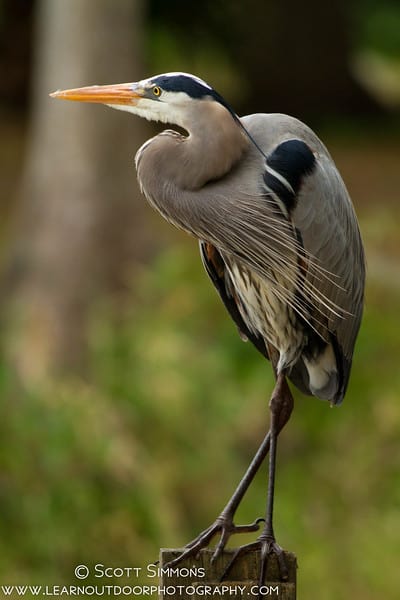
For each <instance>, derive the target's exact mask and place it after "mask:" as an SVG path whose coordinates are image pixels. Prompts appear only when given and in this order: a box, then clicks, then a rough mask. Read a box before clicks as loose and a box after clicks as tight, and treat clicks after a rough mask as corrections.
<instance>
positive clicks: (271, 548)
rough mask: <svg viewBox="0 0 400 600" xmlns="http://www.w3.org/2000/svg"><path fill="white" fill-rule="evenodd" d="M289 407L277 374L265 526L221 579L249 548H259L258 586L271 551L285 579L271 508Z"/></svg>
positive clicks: (239, 551)
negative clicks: (277, 459)
mask: <svg viewBox="0 0 400 600" xmlns="http://www.w3.org/2000/svg"><path fill="white" fill-rule="evenodd" d="M292 410H293V396H292V394H291V392H290V389H289V386H288V384H287V382H286V379H285V376H284V374H283V373H280V374H278V376H277V382H276V386H275V389H274V391H273V393H272V396H271V400H270V411H271V428H270V453H269V477H268V492H267V507H266V516H265V526H264V529H263V531H262V533H261V535H260V536H259V538H258V540H257V541H256V542H253V543H251V544H247V545H245V546H240V547H239V548H238V549H237V550H236V552H235V553H234V555H233V557H232V559H231V561H230V562H229V563H228V565H227V567H226V568H225V571H224V573H223V574H222V577H221V579H224V578H226V576H227V575H228V573H229V571H230V569H231V567H232V565H233V563H234V562H235V561H236V559H237V558H238V556H240V555H241V554H243V553H246V552H249V551H251V550H257V549H260V550H261V555H260V561H261V569H260V577H259V584H260V586H261V585H263V583H264V578H265V573H266V569H267V565H268V556H269V555H270V554H271V553H275V554H276V555H277V558H278V561H279V566H280V570H281V577H282V579H286V578H287V567H286V564H285V561H284V558H283V550H282V548H281V547H280V546H279V545H278V544H277V543H276V541H275V535H274V529H273V508H274V490H275V469H276V447H277V439H278V435H279V433H280V431H281V430H282V429H283V427H284V426H285V425H286V423H287V422H288V420H289V418H290V415H291V413H292Z"/></svg>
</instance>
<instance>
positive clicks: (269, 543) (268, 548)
mask: <svg viewBox="0 0 400 600" xmlns="http://www.w3.org/2000/svg"><path fill="white" fill-rule="evenodd" d="M256 550H260V576H259V582H258V583H259V587H261V586H263V585H264V581H265V575H266V572H267V567H268V559H269V557H270V556H271V554H275V555H276V557H277V559H278V565H279V572H280V577H281V580H282V581H287V580H288V578H289V571H288V568H287V565H286V562H285V558H284V554H283V549H282V548H281V547H280V546H279V545H278V544H277V543H276V541H275V540H274V539H273V538H271V537H264V536H260V537H259V538H258V540H256V541H255V542H251V543H250V544H246V545H244V546H239V548H237V549H236V551H235V552H234V554H233V556H232V558H231V560H230V561H229V563H228V564H227V565H226V567H225V569H224V571H223V573H222V575H221V577H220V581H223V580H224V579H226V578H227V576H228V575H229V573H230V571H231V569H232V567H233V565H234V563H235V562H236V561H237V559H238V558H239V557H240V556H242V555H243V554H247V553H248V552H252V551H256Z"/></svg>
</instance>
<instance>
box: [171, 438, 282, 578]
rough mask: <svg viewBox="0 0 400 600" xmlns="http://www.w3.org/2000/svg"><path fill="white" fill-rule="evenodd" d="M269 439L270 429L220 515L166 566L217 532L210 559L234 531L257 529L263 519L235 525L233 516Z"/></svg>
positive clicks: (194, 551)
mask: <svg viewBox="0 0 400 600" xmlns="http://www.w3.org/2000/svg"><path fill="white" fill-rule="evenodd" d="M270 439H271V431H269V432H268V433H267V435H266V436H265V438H264V439H263V441H262V443H261V445H260V447H259V448H258V450H257V452H256V454H255V456H254V458H253V460H252V461H251V463H250V465H249V467H248V469H247V471H246V473H245V474H244V476H243V478H242V479H241V481H240V483H239V485H238V486H237V488H236V490H235V491H234V493H233V495H232V497H231V499H230V500H229V501H228V503H227V504H226V506H225V508H224V509H223V510H222V512H221V513H220V515H219V516H218V517H217V518H216V519H215V521H214V523H212V525H210V527H208V528H207V529H205V530H204V531H202V532H201V533H200V534H199V535H198V536H197V537H196V538H195V539H194V540H192V541H191V542H189V543H188V544H186V546H185V547H184V548H183V550H182V552H181V553H180V554H179V556H178V557H177V558H175V559H174V560H172V561H170V562H169V563H168V565H166V566H168V567H175V566H176V565H178V564H179V563H180V562H182V561H183V560H185V559H186V558H189V557H191V556H195V555H196V554H198V553H199V552H200V550H201V549H202V548H205V547H207V546H208V545H209V543H210V542H211V540H212V539H213V538H214V537H215V536H216V535H217V534H219V535H220V539H219V542H218V544H217V546H216V548H215V551H214V554H213V557H212V560H213V561H215V559H216V558H217V557H218V556H219V555H220V554H221V553H222V552H223V550H224V548H225V546H226V544H227V542H228V540H229V538H230V537H231V535H233V534H235V533H248V532H251V531H258V530H259V528H260V525H259V524H260V523H261V522H262V521H264V519H263V518H259V519H256V520H255V521H254V523H250V524H249V525H235V524H234V522H233V518H234V516H235V513H236V510H237V508H238V506H239V504H240V503H241V501H242V499H243V497H244V495H245V493H246V492H247V490H248V488H249V486H250V484H251V482H252V481H253V479H254V477H255V475H256V473H257V471H258V470H259V468H260V466H261V464H262V463H263V461H264V459H265V457H266V456H267V454H268V451H269V448H270Z"/></svg>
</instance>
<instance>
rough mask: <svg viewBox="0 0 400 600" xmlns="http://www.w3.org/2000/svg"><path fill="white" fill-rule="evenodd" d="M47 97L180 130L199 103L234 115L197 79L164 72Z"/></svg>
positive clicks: (57, 93)
mask: <svg viewBox="0 0 400 600" xmlns="http://www.w3.org/2000/svg"><path fill="white" fill-rule="evenodd" d="M50 96H51V97H52V98H60V99H62V100H75V101H79V102H96V103H101V104H106V105H107V106H111V107H112V108H116V109H118V110H125V111H127V112H131V113H133V114H137V115H139V116H140V117H144V118H146V119H148V120H150V121H161V122H164V123H174V124H176V125H180V126H182V127H185V126H186V124H187V121H188V117H189V116H190V115H192V112H193V108H194V107H196V105H198V103H201V102H203V101H211V102H218V103H219V104H221V105H222V106H224V107H225V108H226V109H227V110H228V111H229V112H230V113H231V114H232V115H233V116H234V112H233V111H232V109H231V108H230V107H229V105H228V104H227V103H226V102H225V100H224V99H223V98H222V96H220V95H219V94H218V92H216V91H215V90H214V89H213V88H212V87H211V86H210V85H208V84H207V83H206V82H205V81H203V80H202V79H200V78H199V77H196V76H195V75H190V74H188V73H164V74H162V75H155V76H154V77H150V78H148V79H143V80H142V81H138V82H136V83H120V84H115V85H92V86H88V87H82V88H75V89H69V90H58V91H56V92H53V93H52V94H50Z"/></svg>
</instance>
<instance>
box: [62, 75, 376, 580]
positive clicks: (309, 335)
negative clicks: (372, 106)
mask: <svg viewBox="0 0 400 600" xmlns="http://www.w3.org/2000/svg"><path fill="white" fill-rule="evenodd" d="M51 95H52V96H53V97H55V98H62V99H65V100H78V101H83V102H100V103H103V104H107V105H109V106H111V107H113V108H117V109H120V110H125V111H128V112H131V113H134V114H137V115H139V116H140V117H145V118H146V119H150V120H154V121H161V122H164V123H166V122H168V123H173V124H176V125H178V126H180V127H182V128H183V129H184V130H185V131H186V132H187V135H184V134H182V133H178V132H176V131H173V130H169V129H168V130H166V131H163V132H162V133H160V134H159V135H156V136H155V137H153V138H151V139H150V140H148V141H147V142H146V143H145V144H143V146H142V147H141V148H140V149H139V151H138V152H137V154H136V169H137V174H138V180H139V184H140V187H141V189H142V191H143V192H144V194H145V196H146V198H147V200H148V201H149V203H150V204H151V205H152V206H153V207H154V208H155V209H156V210H158V211H159V212H160V213H161V215H162V216H163V217H164V218H165V219H167V220H168V221H169V222H170V223H172V224H173V225H175V226H176V227H178V228H180V229H183V230H184V231H186V232H188V233H190V234H192V235H194V236H195V237H196V238H197V239H198V240H199V241H200V253H201V258H202V261H203V264H204V267H205V269H206V271H207V273H208V275H209V277H210V278H211V281H212V282H213V284H214V285H215V287H216V288H217V291H218V293H219V295H220V296H221V299H222V301H223V302H224V304H225V306H226V308H227V310H228V312H229V314H230V315H231V317H232V319H233V320H234V321H235V323H236V325H237V327H238V329H239V332H240V335H241V336H242V337H243V338H244V339H248V340H250V341H251V342H252V343H253V344H254V345H255V347H256V348H257V349H258V350H259V351H260V352H261V354H263V355H264V356H265V357H266V358H267V359H269V360H270V361H271V364H272V368H273V370H274V373H275V376H276V385H275V388H274V391H273V393H272V396H271V400H270V416H271V422H270V430H269V432H268V434H267V435H266V437H265V439H264V441H263V442H262V444H261V446H260V448H259V450H258V452H257V454H256V456H255V457H254V459H253V461H252V463H251V464H250V466H249V468H248V470H247V472H246V474H245V476H244V477H243V479H242V480H241V482H240V484H239V486H238V487H237V489H236V491H235V493H234V495H233V496H232V498H231V499H230V501H229V502H228V504H227V505H226V506H225V508H224V509H223V511H222V512H221V514H220V515H219V516H218V518H217V519H216V520H215V522H214V523H213V524H212V525H211V526H210V527H209V528H208V529H206V530H205V531H203V532H202V533H201V534H200V535H199V536H198V537H197V538H196V539H195V540H193V541H192V542H190V543H189V544H187V546H185V548H184V549H183V551H182V553H181V554H180V556H178V557H177V558H176V559H175V560H174V561H172V562H171V563H170V565H171V566H175V565H177V564H178V563H179V561H181V560H182V559H184V558H187V557H189V556H192V555H195V554H197V553H198V551H199V550H200V549H201V548H203V547H205V546H207V545H208V544H209V542H210V540H211V539H212V538H213V537H214V535H216V534H217V533H219V534H220V539H219V542H218V544H217V546H216V549H215V552H214V558H215V557H216V556H218V555H219V554H220V553H221V552H222V551H223V549H224V548H225V545H226V543H227V541H228V539H229V537H230V536H231V534H232V533H237V532H241V531H256V530H258V528H259V525H260V521H262V519H258V520H257V521H255V522H254V523H252V524H251V525H242V526H240V525H235V524H234V515H235V512H236V509H237V507H238V505H239V503H240V501H241V500H242V498H243V496H244V494H245V492H246V490H247V489H248V487H249V485H250V483H251V481H252V480H253V478H254V476H255V474H256V472H257V470H258V469H259V467H260V465H261V463H262V462H263V460H264V458H265V457H266V455H267V453H268V451H269V453H270V458H269V483H268V493H267V509H266V518H265V524H264V527H263V530H262V532H261V535H260V536H259V537H258V539H257V541H256V542H254V543H253V544H248V545H246V546H241V547H239V549H238V550H237V552H236V553H235V554H234V557H233V560H234V559H235V558H237V556H238V554H239V553H240V552H245V551H247V550H249V549H251V548H260V549H261V565H262V568H261V573H260V582H262V581H263V580H264V575H265V568H266V564H267V557H268V555H269V554H270V553H271V552H274V553H276V554H277V556H278V560H279V564H280V567H281V575H282V578H285V576H286V567H285V561H284V560H283V555H282V549H281V548H280V546H279V545H278V544H277V543H276V540H275V535H274V530H273V525H272V513H273V497H274V477H275V459H276V442H277V436H278V434H279V432H280V430H281V429H282V427H284V425H285V424H286V422H287V421H288V419H289V417H290V414H291V411H292V408H293V397H292V394H291V391H290V389H289V387H288V384H287V381H286V378H288V379H290V380H291V381H292V382H293V383H294V384H295V385H296V386H297V387H298V388H299V389H300V390H301V391H302V392H304V393H306V394H312V395H314V396H317V397H319V398H321V399H324V400H329V401H330V403H331V404H334V405H337V404H340V403H341V402H342V400H343V397H344V394H345V391H346V387H347V383H348V380H349V375H350V367H351V362H352V355H353V349H354V344H355V339H356V336H357V332H358V329H359V325H360V320H361V315H362V310H363V297H364V280H365V266H364V252H363V246H362V241H361V237H360V233H359V228H358V224H357V219H356V216H355V213H354V210H353V206H352V204H351V201H350V198H349V195H348V193H347V191H346V188H345V185H344V183H343V181H342V179H341V177H340V175H339V173H338V171H337V169H336V167H335V165H334V162H333V160H332V158H331V157H330V155H329V153H328V151H327V150H326V148H325V146H324V145H323V144H322V142H321V141H320V140H319V139H318V137H317V136H316V135H315V133H313V131H311V129H309V128H308V127H307V126H306V125H304V124H303V123H301V122H300V121H298V120H297V119H295V118H292V117H289V116H286V115H282V114H255V115H249V116H246V117H243V118H239V117H238V116H237V115H236V113H235V112H234V111H233V110H232V108H231V107H230V106H229V104H228V103H227V102H226V101H225V100H224V99H223V98H222V97H221V96H220V95H219V94H218V93H217V92H216V91H215V90H214V89H213V88H212V87H211V86H209V85H208V84H207V83H206V82H204V81H202V80H201V79H199V78H198V77H195V76H193V75H189V74H185V73H167V74H163V75H157V76H155V77H150V78H149V79H145V80H143V81H139V82H138V83H126V84H118V85H109V86H90V87H84V88H76V89H72V90H65V91H57V92H55V93H53V94H51ZM232 562H233V561H231V562H230V563H229V565H228V568H227V570H226V572H227V571H228V570H229V568H230V566H231V564H232Z"/></svg>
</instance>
